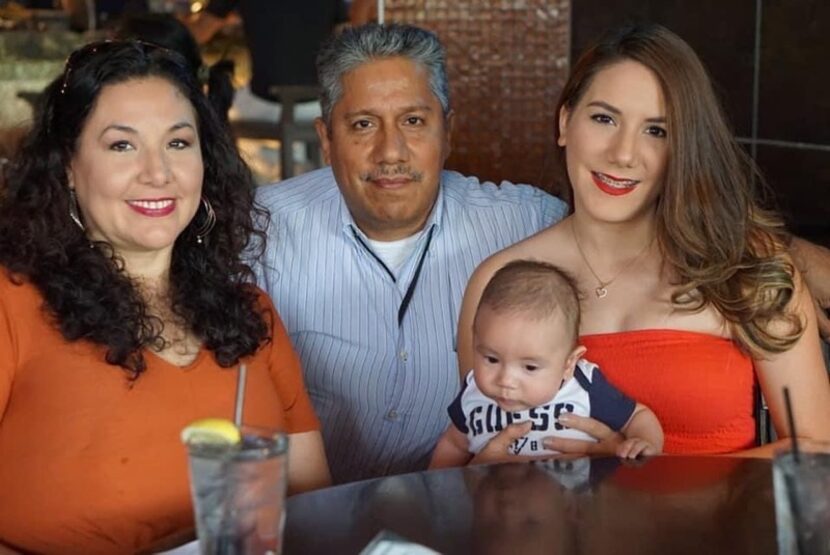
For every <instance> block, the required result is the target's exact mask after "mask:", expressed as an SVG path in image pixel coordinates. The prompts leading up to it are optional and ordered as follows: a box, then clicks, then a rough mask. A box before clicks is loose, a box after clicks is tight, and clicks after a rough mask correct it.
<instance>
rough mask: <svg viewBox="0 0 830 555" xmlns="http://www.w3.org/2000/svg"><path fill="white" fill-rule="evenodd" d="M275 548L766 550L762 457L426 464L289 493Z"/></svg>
mask: <svg viewBox="0 0 830 555" xmlns="http://www.w3.org/2000/svg"><path fill="white" fill-rule="evenodd" d="M287 511H288V514H287V522H286V532H285V544H284V551H283V553H284V554H285V555H295V554H296V555H300V554H302V555H314V554H318V553H320V554H323V553H325V554H331V553H338V554H341V553H342V554H348V553H359V552H360V550H361V549H363V547H365V546H366V544H368V543H369V541H370V540H371V539H372V538H373V537H374V536H375V534H377V533H378V532H379V531H381V530H390V531H392V532H394V533H396V534H398V535H400V536H403V537H405V538H408V539H410V540H412V541H415V542H418V543H421V544H423V545H426V546H428V547H430V548H432V549H434V550H436V551H439V552H441V553H445V554H455V553H475V554H479V553H504V554H517V555H521V554H532V553H540V554H541V553H545V554H549V553H552V554H571V553H574V554H577V553H578V554H594V553H597V554H599V553H613V554H615V555H616V554H628V553H631V554H651V553H654V554H657V553H659V554H669V555H680V554H685V553H690V554H692V553H693V554H710V553H730V554H739V553H747V554H749V553H752V554H765V553H770V554H773V553H775V552H776V537H775V513H774V503H773V496H772V475H771V465H770V462H769V461H768V460H760V459H738V458H720V457H669V456H665V457H657V458H654V459H651V460H647V461H638V462H635V463H627V462H621V461H619V460H618V459H593V460H591V459H577V460H572V461H546V462H544V463H542V462H536V463H526V464H505V465H493V466H480V467H467V468H462V469H452V470H442V471H427V472H420V473H414V474H406V475H403V476H393V477H388V478H380V479H376V480H367V481H364V482H356V483H353V484H346V485H342V486H337V487H333V488H328V489H325V490H321V491H317V492H312V493H307V494H302V495H297V496H294V497H292V498H291V499H289V500H288V503H287Z"/></svg>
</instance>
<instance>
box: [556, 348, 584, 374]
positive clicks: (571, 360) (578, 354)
mask: <svg viewBox="0 0 830 555" xmlns="http://www.w3.org/2000/svg"><path fill="white" fill-rule="evenodd" d="M587 352H588V348H587V347H584V346H583V345H577V346H576V347H574V350H573V351H571V354H569V355H568V358H566V359H565V371H564V372H563V374H562V379H563V380H570V379H571V378H573V377H574V368H576V363H577V362H578V361H579V359H581V358H582V357H583V356H585V353H587Z"/></svg>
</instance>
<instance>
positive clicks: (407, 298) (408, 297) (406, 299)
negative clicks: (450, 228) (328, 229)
mask: <svg viewBox="0 0 830 555" xmlns="http://www.w3.org/2000/svg"><path fill="white" fill-rule="evenodd" d="M350 227H351V228H352V233H353V234H354V238H355V239H357V242H358V243H360V244H361V245H363V248H364V249H366V252H368V253H369V254H370V255H372V258H374V259H375V260H377V261H378V264H380V266H381V268H383V269H384V270H386V273H387V274H389V277H390V278H392V281H393V282H394V283H397V282H398V280H397V279H395V274H393V273H392V270H390V269H389V267H388V266H387V265H386V263H384V262H383V260H381V259H380V257H379V256H378V255H376V254H375V253H374V251H373V250H372V249H371V248H369V245H367V244H366V242H365V241H364V240H363V239H362V238H361V237H360V235H358V233H357V230H356V229H355V228H354V227H353V226H350ZM434 230H435V226H432V227H430V228H429V232H428V233H427V240H426V244H424V250H423V251H422V252H421V258H420V259H419V260H418V266H417V267H416V268H415V274H414V275H413V276H412V281H410V282H409V287H407V288H406V293H405V294H404V296H403V301H402V302H401V306H400V308H398V327H400V325H401V324H402V323H403V318H404V316H406V311H407V310H408V309H409V303H410V302H411V301H412V295H414V294H415V287H417V285H418V279H420V277H421V269H422V268H423V267H424V260H425V259H426V257H427V252H428V251H429V245H430V244H431V243H432V232H433V231H434Z"/></svg>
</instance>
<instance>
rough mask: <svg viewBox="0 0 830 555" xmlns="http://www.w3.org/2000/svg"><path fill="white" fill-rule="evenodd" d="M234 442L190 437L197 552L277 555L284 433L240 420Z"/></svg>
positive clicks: (284, 464)
mask: <svg viewBox="0 0 830 555" xmlns="http://www.w3.org/2000/svg"><path fill="white" fill-rule="evenodd" d="M240 432H241V436H242V440H241V441H240V442H239V443H238V444H235V445H229V444H226V445H221V444H210V443H202V442H190V443H188V444H187V449H188V455H189V460H190V491H191V494H192V496H193V506H194V510H195V513H196V531H197V534H198V537H199V549H200V551H201V553H202V555H242V554H244V555H278V554H279V553H280V549H281V546H282V529H283V523H284V522H285V514H284V511H283V504H284V500H285V487H286V472H287V458H286V452H287V449H288V438H287V437H286V436H285V435H284V434H282V433H279V432H276V431H274V430H265V429H258V428H252V427H246V426H243V427H242V428H241V429H240Z"/></svg>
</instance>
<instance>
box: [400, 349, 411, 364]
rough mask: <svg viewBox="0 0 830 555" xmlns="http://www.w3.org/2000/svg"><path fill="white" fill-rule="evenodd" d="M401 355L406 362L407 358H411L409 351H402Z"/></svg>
mask: <svg viewBox="0 0 830 555" xmlns="http://www.w3.org/2000/svg"><path fill="white" fill-rule="evenodd" d="M400 357H401V360H402V361H404V362H406V361H407V359H409V353H407V352H406V351H401V354H400Z"/></svg>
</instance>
